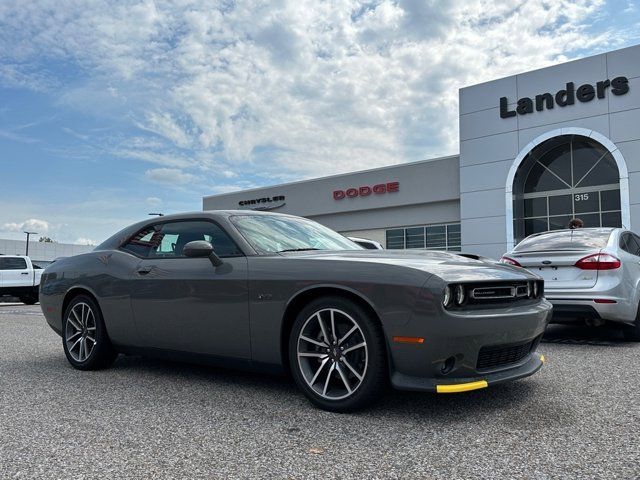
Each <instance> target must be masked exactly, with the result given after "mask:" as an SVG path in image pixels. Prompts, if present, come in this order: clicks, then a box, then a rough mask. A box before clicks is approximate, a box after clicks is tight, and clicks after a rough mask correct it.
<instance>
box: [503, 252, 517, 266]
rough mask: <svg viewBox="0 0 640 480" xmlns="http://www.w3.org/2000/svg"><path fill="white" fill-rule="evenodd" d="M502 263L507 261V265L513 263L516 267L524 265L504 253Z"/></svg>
mask: <svg viewBox="0 0 640 480" xmlns="http://www.w3.org/2000/svg"><path fill="white" fill-rule="evenodd" d="M500 263H506V264H507V265H513V266H514V267H521V266H522V265H520V264H519V263H518V262H517V261H516V260H514V259H513V258H509V257H505V256H504V255H503V256H502V258H501V259H500Z"/></svg>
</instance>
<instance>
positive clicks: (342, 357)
mask: <svg viewBox="0 0 640 480" xmlns="http://www.w3.org/2000/svg"><path fill="white" fill-rule="evenodd" d="M289 364H290V366H291V372H292V374H293V378H294V380H295V382H296V384H297V385H298V387H299V388H300V389H301V390H302V391H303V392H304V394H305V395H306V396H307V398H309V400H311V402H313V403H314V404H315V405H317V406H318V407H320V408H322V409H325V410H330V411H333V412H348V411H353V410H357V409H360V408H363V407H365V406H367V405H369V404H371V403H372V402H373V401H375V400H376V399H378V397H379V396H380V394H381V393H382V391H383V389H384V387H385V384H386V380H387V362H386V350H385V346H384V338H383V333H382V329H381V328H380V326H379V324H378V323H377V322H376V320H375V319H373V318H371V316H370V315H369V314H368V313H367V312H366V311H365V310H364V309H362V308H361V307H360V306H359V305H357V304H355V303H354V302H351V301H349V300H347V299H343V298H340V297H327V298H321V299H317V300H315V301H313V302H311V303H310V304H309V305H307V306H306V307H305V308H304V309H302V311H301V312H300V313H299V314H298V316H297V318H296V320H295V322H294V325H293V328H292V331H291V336H290V338H289Z"/></svg>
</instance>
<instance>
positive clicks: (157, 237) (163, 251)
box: [124, 220, 242, 258]
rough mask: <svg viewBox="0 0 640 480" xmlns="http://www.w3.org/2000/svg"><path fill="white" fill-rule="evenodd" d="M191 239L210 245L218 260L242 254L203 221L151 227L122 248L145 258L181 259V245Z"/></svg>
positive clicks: (223, 234)
mask: <svg viewBox="0 0 640 480" xmlns="http://www.w3.org/2000/svg"><path fill="white" fill-rule="evenodd" d="M195 240H206V241H207V242H210V243H211V244H212V245H213V249H214V251H215V252H216V254H217V255H218V256H219V257H236V256H239V255H242V252H241V251H240V249H239V248H238V247H237V246H236V244H235V243H234V242H233V240H231V238H229V236H228V235H227V234H226V233H225V232H224V231H223V230H222V229H221V228H220V227H219V226H218V225H216V224H215V223H212V222H207V221H204V220H194V221H184V222H171V223H162V224H157V225H154V226H153V227H150V228H148V229H146V230H143V231H141V232H140V233H138V234H137V235H136V236H135V237H133V238H132V239H131V240H130V241H129V242H128V243H127V245H125V246H124V249H125V250H128V251H130V252H132V253H135V254H136V255H140V256H143V257H148V258H176V257H183V256H184V255H183V253H182V252H183V250H184V246H185V245H186V244H187V243H189V242H193V241H195Z"/></svg>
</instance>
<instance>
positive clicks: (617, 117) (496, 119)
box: [460, 46, 640, 257]
mask: <svg viewBox="0 0 640 480" xmlns="http://www.w3.org/2000/svg"><path fill="white" fill-rule="evenodd" d="M618 76H625V77H627V78H628V79H629V92H628V93H627V94H625V95H620V96H615V95H613V94H612V93H611V90H610V89H609V90H608V91H607V94H606V98H605V99H597V98H595V99H593V100H592V101H590V102H586V103H582V102H579V101H578V100H577V99H576V101H575V104H573V105H568V106H566V107H559V106H558V105H556V106H555V108H554V109H552V110H544V111H542V112H538V111H534V112H533V113H529V114H526V115H517V116H515V117H510V118H501V117H500V110H499V99H500V97H503V96H506V97H507V98H508V99H509V102H510V105H509V107H510V109H514V108H515V106H516V103H515V102H517V100H518V99H519V98H522V97H530V98H534V97H535V95H537V94H540V93H544V92H550V93H555V92H557V91H558V90H560V89H563V88H565V85H566V83H567V82H573V83H574V84H575V86H576V88H577V87H579V86H580V85H582V84H585V83H589V84H592V85H595V84H596V82H598V81H601V80H606V79H613V78H615V77H618ZM639 125H640V46H634V47H629V48H626V49H622V50H617V51H614V52H610V53H606V54H601V55H596V56H593V57H589V58H585V59H581V60H576V61H573V62H568V63H564V64H561V65H556V66H553V67H548V68H544V69H541V70H536V71H533V72H528V73H523V74H520V75H514V76H512V77H507V78H502V79H499V80H495V81H491V82H487V83H483V84H480V85H475V86H472V87H468V88H463V89H461V90H460V217H461V224H462V225H461V229H462V244H463V250H464V251H469V252H474V253H478V254H481V255H487V256H490V257H499V256H500V255H501V254H502V253H504V252H505V251H506V250H507V246H508V240H509V239H508V238H507V227H506V222H507V201H506V199H505V191H506V182H507V175H508V172H509V170H510V168H511V166H512V165H513V163H514V161H515V159H516V157H517V156H518V154H519V153H520V152H521V150H523V149H524V148H525V147H526V146H527V144H529V142H531V141H532V140H533V139H535V138H536V137H538V136H540V135H543V134H545V133H547V132H550V131H553V130H557V129H560V128H567V127H580V128H583V129H587V130H593V131H595V132H597V133H599V134H602V135H604V136H605V137H606V138H608V139H610V140H611V141H612V142H613V143H614V144H615V147H617V149H618V150H619V151H620V153H622V156H623V157H624V160H625V162H626V164H627V169H628V172H629V190H630V205H629V207H630V216H631V218H630V223H631V224H630V225H628V227H629V228H633V227H640V193H639V192H640V127H639ZM623 209H624V206H623ZM626 226H627V225H626Z"/></svg>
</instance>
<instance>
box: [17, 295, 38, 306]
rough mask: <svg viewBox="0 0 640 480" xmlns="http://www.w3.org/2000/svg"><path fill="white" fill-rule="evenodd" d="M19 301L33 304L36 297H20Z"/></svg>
mask: <svg viewBox="0 0 640 480" xmlns="http://www.w3.org/2000/svg"><path fill="white" fill-rule="evenodd" d="M20 301H21V302H22V303H24V304H25V305H35V304H36V302H37V301H38V299H37V298H36V297H32V296H31V295H29V296H25V297H20Z"/></svg>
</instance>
